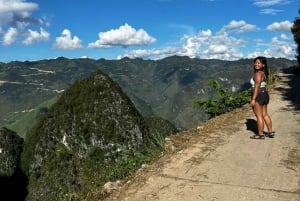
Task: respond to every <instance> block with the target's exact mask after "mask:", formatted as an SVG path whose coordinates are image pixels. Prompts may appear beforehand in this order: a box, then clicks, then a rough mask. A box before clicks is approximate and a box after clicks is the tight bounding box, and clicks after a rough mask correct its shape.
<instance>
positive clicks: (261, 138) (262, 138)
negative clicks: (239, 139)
mask: <svg viewBox="0 0 300 201" xmlns="http://www.w3.org/2000/svg"><path fill="white" fill-rule="evenodd" d="M250 138H251V139H258V140H264V139H265V135H263V134H262V135H256V134H255V135H252V136H250Z"/></svg>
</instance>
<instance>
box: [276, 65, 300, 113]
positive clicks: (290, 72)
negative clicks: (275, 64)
mask: <svg viewBox="0 0 300 201" xmlns="http://www.w3.org/2000/svg"><path fill="white" fill-rule="evenodd" d="M282 73H284V74H285V75H287V76H288V78H289V79H287V80H283V82H285V83H286V84H287V85H288V88H283V87H276V88H275V90H278V91H280V92H282V94H283V97H284V99H285V100H288V101H291V105H290V106H291V107H292V108H294V109H295V110H296V111H299V110H300V90H299V89H300V68H299V67H298V66H293V67H290V68H286V69H283V70H282Z"/></svg>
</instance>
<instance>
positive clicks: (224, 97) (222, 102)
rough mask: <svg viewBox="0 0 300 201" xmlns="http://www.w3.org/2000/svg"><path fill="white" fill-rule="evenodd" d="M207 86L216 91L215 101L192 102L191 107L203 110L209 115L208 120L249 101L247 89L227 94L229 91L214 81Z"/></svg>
mask: <svg viewBox="0 0 300 201" xmlns="http://www.w3.org/2000/svg"><path fill="white" fill-rule="evenodd" d="M208 86H209V87H211V88H213V89H214V90H215V91H216V96H217V99H216V100H212V99H209V100H197V101H195V102H194V105H193V107H194V109H199V108H202V109H204V112H205V113H206V114H209V115H210V118H212V117H216V116H218V115H220V114H224V113H226V112H229V111H231V110H233V109H235V108H238V107H241V106H242V105H244V104H246V103H248V102H249V101H250V99H251V94H250V90H249V89H248V90H245V91H242V92H240V93H235V94H233V93H229V92H228V91H229V90H228V89H227V88H226V87H224V86H221V85H219V83H218V81H216V80H210V81H209V83H208Z"/></svg>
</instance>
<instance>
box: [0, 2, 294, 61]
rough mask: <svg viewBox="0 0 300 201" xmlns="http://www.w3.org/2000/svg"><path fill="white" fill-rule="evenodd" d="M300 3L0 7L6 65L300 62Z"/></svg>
mask: <svg viewBox="0 0 300 201" xmlns="http://www.w3.org/2000/svg"><path fill="white" fill-rule="evenodd" d="M299 8H300V2H299V1H298V0H26V1H25V0H0V62H9V61H15V60H18V61H25V60H28V61H35V60H41V59H52V58H57V57H61V56H63V57H67V58H92V59H100V58H104V59H120V58H122V57H125V56H127V57H130V58H136V57H139V58H143V59H154V60H156V59H162V58H165V57H168V56H172V55H180V56H189V57H191V58H201V59H222V60H237V59H241V58H253V57H255V56H257V55H262V56H267V57H275V58H279V57H281V58H288V59H294V58H295V49H296V45H295V43H294V40H293V37H292V34H291V32H290V28H291V26H292V25H293V22H294V20H295V17H299V14H298V10H299Z"/></svg>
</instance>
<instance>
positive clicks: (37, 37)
mask: <svg viewBox="0 0 300 201" xmlns="http://www.w3.org/2000/svg"><path fill="white" fill-rule="evenodd" d="M49 37H50V34H49V33H48V32H47V31H45V30H44V29H43V28H40V32H38V31H32V30H31V29H29V30H28V34H27V37H26V38H25V39H24V40H23V43H24V44H25V45H31V44H33V43H36V42H40V41H47V40H49Z"/></svg>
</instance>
